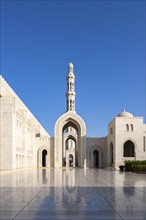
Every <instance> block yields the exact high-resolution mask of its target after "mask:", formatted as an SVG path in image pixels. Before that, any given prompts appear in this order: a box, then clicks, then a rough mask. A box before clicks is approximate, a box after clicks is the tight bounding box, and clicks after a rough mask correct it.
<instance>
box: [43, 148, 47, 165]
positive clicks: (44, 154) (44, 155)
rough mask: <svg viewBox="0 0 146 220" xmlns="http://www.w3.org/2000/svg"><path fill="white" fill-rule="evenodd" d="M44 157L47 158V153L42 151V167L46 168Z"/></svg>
mask: <svg viewBox="0 0 146 220" xmlns="http://www.w3.org/2000/svg"><path fill="white" fill-rule="evenodd" d="M46 156H47V151H46V150H43V151H42V167H46Z"/></svg>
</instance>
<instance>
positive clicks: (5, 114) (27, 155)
mask: <svg viewBox="0 0 146 220" xmlns="http://www.w3.org/2000/svg"><path fill="white" fill-rule="evenodd" d="M66 79H67V92H66V112H65V113H64V114H63V115H61V116H60V117H59V118H58V120H57V121H56V123H55V127H54V137H50V135H49V134H48V133H47V132H46V130H45V129H44V128H43V127H42V125H41V124H40V123H39V122H38V121H37V119H36V118H35V117H34V116H33V114H32V113H31V112H30V111H29V109H28V108H27V107H26V106H25V104H24V103H23V102H22V101H21V100H20V98H19V97H18V96H17V95H16V93H15V92H14V91H13V89H12V88H11V87H10V86H9V85H8V83H7V82H6V81H5V79H4V78H3V77H2V76H0V169H1V170H13V169H22V168H32V167H38V168H42V167H46V168H51V167H55V168H62V167H66V168H68V167H72V168H75V167H80V168H111V169H118V168H119V165H122V164H124V161H125V160H144V159H146V124H144V120H143V117H135V116H133V115H132V114H131V113H129V112H126V111H125V110H124V111H122V112H121V113H119V114H118V115H117V116H115V118H114V119H113V120H112V121H111V122H110V123H109V124H108V134H107V136H106V137H102V138H98V137H95V138H91V137H87V136H86V124H85V122H84V120H83V119H82V118H81V116H79V115H78V114H77V113H76V111H75V97H76V93H75V75H74V71H73V64H72V63H69V64H68V74H67V78H66Z"/></svg>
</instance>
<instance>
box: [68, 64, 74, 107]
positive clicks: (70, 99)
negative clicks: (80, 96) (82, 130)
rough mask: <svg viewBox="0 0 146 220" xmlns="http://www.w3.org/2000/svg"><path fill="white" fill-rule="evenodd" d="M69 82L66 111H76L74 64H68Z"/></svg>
mask: <svg viewBox="0 0 146 220" xmlns="http://www.w3.org/2000/svg"><path fill="white" fill-rule="evenodd" d="M66 80H67V92H66V108H67V109H66V110H67V111H75V95H76V93H75V91H74V82H75V76H74V73H73V64H72V63H69V64H68V74H67V77H66Z"/></svg>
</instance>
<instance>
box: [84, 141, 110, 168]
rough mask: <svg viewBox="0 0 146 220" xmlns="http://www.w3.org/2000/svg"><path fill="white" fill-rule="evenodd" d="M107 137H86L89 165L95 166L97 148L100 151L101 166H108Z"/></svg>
mask: <svg viewBox="0 0 146 220" xmlns="http://www.w3.org/2000/svg"><path fill="white" fill-rule="evenodd" d="M106 142H107V139H106V137H103V138H95V137H93V138H91V137H87V138H86V156H87V167H94V165H93V159H94V157H93V152H94V150H97V151H98V152H99V168H103V167H105V166H106Z"/></svg>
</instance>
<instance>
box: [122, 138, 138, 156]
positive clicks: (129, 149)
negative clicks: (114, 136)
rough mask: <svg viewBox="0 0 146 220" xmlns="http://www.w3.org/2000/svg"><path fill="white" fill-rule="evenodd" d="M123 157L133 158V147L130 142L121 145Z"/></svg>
mask: <svg viewBox="0 0 146 220" xmlns="http://www.w3.org/2000/svg"><path fill="white" fill-rule="evenodd" d="M123 157H135V145H134V143H133V142H132V141H131V140H127V141H126V142H125V143H124V145H123Z"/></svg>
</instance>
